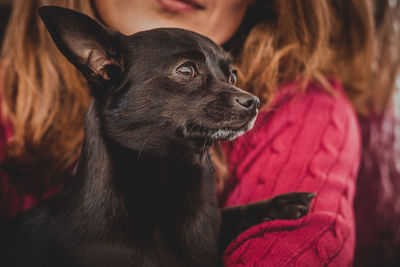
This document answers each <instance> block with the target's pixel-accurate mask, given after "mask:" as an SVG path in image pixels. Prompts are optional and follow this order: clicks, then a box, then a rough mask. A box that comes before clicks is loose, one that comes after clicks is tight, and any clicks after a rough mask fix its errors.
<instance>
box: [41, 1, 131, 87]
mask: <svg viewBox="0 0 400 267" xmlns="http://www.w3.org/2000/svg"><path fill="white" fill-rule="evenodd" d="M39 15H40V17H41V18H42V20H43V22H44V23H45V25H46V27H47V29H48V31H49V32H50V35H51V37H52V38H53V40H54V42H55V44H56V45H57V47H58V49H60V51H61V52H62V53H63V54H64V56H65V57H66V58H67V59H68V60H69V61H70V62H71V63H72V64H74V65H75V66H76V67H77V68H78V69H79V70H80V71H82V72H83V74H84V75H85V77H86V78H87V79H88V81H89V82H97V83H98V82H102V81H107V80H111V79H113V78H114V77H115V76H116V75H117V74H120V73H122V71H123V69H124V68H123V63H122V59H121V56H120V53H119V52H120V51H119V44H118V38H117V36H118V35H120V33H118V32H115V31H112V30H110V29H107V28H105V27H104V26H102V25H101V24H99V23H98V22H96V21H95V20H93V19H91V18H90V17H88V16H86V15H84V14H81V13H79V12H76V11H73V10H70V9H67V8H62V7H55V6H45V7H41V8H39Z"/></svg>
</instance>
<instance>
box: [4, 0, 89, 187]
mask: <svg viewBox="0 0 400 267" xmlns="http://www.w3.org/2000/svg"><path fill="white" fill-rule="evenodd" d="M42 5H57V6H63V7H68V8H72V9H75V10H79V11H81V12H84V13H86V14H89V15H91V13H92V11H91V7H90V3H89V2H88V1H80V0H48V1H44V0H29V1H24V0H14V1H13V8H12V14H11V17H10V21H9V24H8V27H7V30H6V34H5V39H4V42H3V46H2V53H1V72H2V74H3V77H4V84H3V88H4V89H3V91H2V92H1V94H2V105H1V106H2V109H3V110H2V113H3V120H9V121H10V122H11V124H12V127H13V134H12V137H11V138H10V139H9V140H8V143H7V146H6V149H5V162H4V166H5V167H6V168H7V169H8V171H9V172H10V175H11V177H12V178H25V176H26V177H29V178H35V177H38V178H40V179H46V178H49V177H51V176H52V177H56V176H58V175H59V174H60V173H61V172H63V171H64V170H65V168H67V167H69V166H70V165H71V164H72V163H73V162H74V161H75V160H76V158H77V156H78V155H79V152H80V144H81V141H82V138H83V130H82V129H83V118H84V116H83V115H84V113H85V110H86V108H87V106H88V102H89V95H88V92H87V90H86V89H85V87H86V83H85V81H84V79H83V78H82V77H81V75H80V74H79V73H78V71H76V69H75V67H73V66H72V65H71V64H70V63H69V62H67V60H66V59H65V58H64V56H62V54H61V53H60V52H59V51H58V49H57V48H56V46H55V45H54V44H53V42H52V40H51V38H50V35H49V34H48V33H47V30H46V29H45V26H44V24H43V23H42V21H41V20H40V18H39V16H38V14H37V10H38V7H39V6H42Z"/></svg>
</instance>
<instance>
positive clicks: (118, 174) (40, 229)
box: [0, 7, 313, 267]
mask: <svg viewBox="0 0 400 267" xmlns="http://www.w3.org/2000/svg"><path fill="white" fill-rule="evenodd" d="M39 13H40V15H41V17H42V19H43V21H44V22H45V24H46V26H47V28H48V30H49V32H50V34H51V35H52V37H53V40H54V41H55V43H56V45H57V46H58V48H59V49H60V50H61V51H62V53H63V54H64V55H65V56H66V57H67V58H68V59H69V60H70V61H71V62H72V63H73V64H74V65H75V66H76V67H77V68H78V69H79V70H80V71H82V73H83V74H84V76H85V77H86V78H87V80H88V84H89V86H90V88H91V93H92V95H93V101H92V103H91V105H90V107H89V110H88V112H87V115H86V124H85V139H84V143H83V150H82V156H81V159H80V161H79V166H78V169H77V173H76V175H75V178H74V179H73V180H72V181H71V182H70V183H69V184H68V185H66V186H65V188H64V189H63V190H62V191H61V192H60V193H59V194H57V195H55V196H54V197H51V198H49V199H47V200H45V201H43V202H42V203H41V204H39V205H37V206H36V207H34V208H32V209H30V210H28V211H27V212H25V213H23V214H21V215H19V216H17V217H16V218H15V219H14V220H13V222H12V223H11V225H10V228H9V230H7V233H6V235H5V238H2V239H3V241H4V243H3V245H4V247H3V248H2V253H4V255H2V258H1V259H0V265H1V266H40V267H45V266H51V267H54V266H57V267H60V266H96V267H97V266H119V267H120V266H216V265H218V264H219V263H220V260H219V255H220V252H221V250H223V248H224V247H225V246H226V245H227V244H228V243H229V241H231V240H232V239H233V238H235V237H236V236H237V235H238V234H239V233H240V232H241V231H243V230H245V229H247V228H248V227H250V226H252V225H255V224H257V223H261V222H263V221H265V220H272V219H277V218H280V219H294V218H298V217H301V216H303V215H304V214H305V213H306V212H307V210H308V208H309V205H310V201H311V199H312V198H313V194H310V193H291V194H287V195H281V196H278V197H276V198H273V199H271V200H267V201H262V202H257V203H254V204H250V205H245V206H240V207H234V208H228V209H224V210H222V212H220V210H219V209H218V207H217V203H216V196H215V195H216V194H215V188H214V178H213V172H212V168H210V161H209V154H208V148H209V147H210V145H211V144H212V143H213V142H214V141H216V140H227V139H232V138H234V137H236V136H238V135H240V134H242V133H244V132H245V131H247V130H248V129H250V128H251V127H252V125H253V123H254V120H255V117H256V115H257V109H258V105H259V100H258V99H257V98H256V97H255V96H253V95H251V94H249V93H246V92H244V91H242V90H240V89H238V88H237V87H235V86H234V84H235V80H236V77H235V70H234V69H233V67H232V61H231V58H230V57H229V56H228V55H227V54H226V53H225V52H224V51H223V50H222V49H221V48H220V47H218V46H217V45H215V44H214V43H213V42H212V41H210V40H209V39H207V38H205V37H203V36H200V35H198V34H195V33H193V32H189V31H185V30H181V29H156V30H151V31H145V32H140V33H137V34H134V35H132V36H124V35H122V34H120V33H118V32H115V31H112V30H110V29H108V28H105V27H103V26H102V25H100V24H98V23H97V22H95V21H94V20H92V19H90V18H89V17H87V16H85V15H82V14H80V13H77V12H74V11H71V10H68V9H63V8H58V7H43V8H41V9H40V11H39ZM221 214H222V216H221Z"/></svg>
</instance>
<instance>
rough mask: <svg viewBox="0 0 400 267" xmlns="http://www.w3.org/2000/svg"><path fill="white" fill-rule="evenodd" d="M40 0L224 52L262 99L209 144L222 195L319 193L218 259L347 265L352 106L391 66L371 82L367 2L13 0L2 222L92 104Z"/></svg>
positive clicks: (356, 158)
mask: <svg viewBox="0 0 400 267" xmlns="http://www.w3.org/2000/svg"><path fill="white" fill-rule="evenodd" d="M377 3H382V1H377ZM385 3H386V1H385ZM44 4H46V5H49V4H53V5H58V6H64V7H69V8H72V9H75V10H78V11H81V12H84V13H86V14H88V15H91V16H93V17H96V18H97V19H99V20H100V21H102V22H103V23H104V24H106V25H108V26H109V27H111V28H114V29H116V30H119V31H121V32H122V33H124V34H132V33H135V32H137V31H141V30H146V29H150V28H154V27H180V28H186V29H190V30H193V31H196V32H199V33H201V34H204V35H206V36H208V37H210V38H211V39H212V40H214V41H215V42H217V43H219V44H221V45H224V46H225V47H226V48H227V49H229V50H231V51H232V53H233V54H234V55H235V56H236V57H237V64H238V67H239V69H240V77H239V82H240V86H241V87H242V88H244V89H246V90H248V91H251V92H253V93H254V94H256V95H258V96H259V97H260V98H261V99H262V102H263V107H262V111H261V112H260V114H259V117H258V119H257V122H256V126H255V128H254V129H253V130H252V131H251V132H249V133H248V134H246V135H244V136H243V137H240V138H238V139H237V140H236V141H234V142H231V143H224V144H221V145H220V146H219V147H216V148H215V150H214V152H215V153H214V154H215V160H214V161H215V164H216V166H217V171H218V183H219V185H221V190H220V198H221V205H223V206H229V205H238V204H244V203H249V202H253V201H257V200H260V199H265V198H269V197H272V196H274V195H277V194H281V193H285V192H290V191H311V192H315V193H316V194H317V198H316V199H315V200H314V203H313V206H312V209H311V210H310V212H309V215H308V216H306V217H305V218H302V219H300V220H294V221H273V222H266V223H263V224H260V225H257V226H255V227H253V228H251V229H249V230H248V231H246V232H244V233H243V234H241V235H240V236H239V237H238V238H237V239H236V240H234V241H233V242H232V243H231V244H230V246H229V247H228V248H227V250H226V251H225V254H224V262H225V264H226V265H227V266H233V265H239V266H254V265H255V266H290V265H303V266H317V265H323V264H324V265H325V264H331V265H333V266H347V265H350V264H351V263H352V261H353V254H354V246H355V226H354V216H353V208H352V203H353V198H354V194H355V184H356V179H355V178H356V175H357V170H358V166H359V162H360V150H361V145H360V143H361V142H360V134H359V126H358V123H357V120H356V117H355V112H354V109H353V108H355V109H356V110H358V111H362V110H365V109H368V108H369V107H370V105H369V104H370V102H368V100H370V99H372V98H371V97H372V96H373V99H374V100H375V103H377V106H378V107H380V106H382V105H383V104H382V103H384V102H385V101H386V99H387V95H389V94H390V89H391V88H392V87H393V81H394V80H393V77H394V74H392V75H391V76H390V75H389V76H387V77H388V79H387V80H385V81H380V83H378V82H376V83H375V80H376V79H375V80H374V79H373V77H377V76H378V75H376V74H378V73H379V72H384V71H385V70H387V69H388V68H389V67H391V66H389V65H390V64H389V61H388V62H387V63H385V62H382V61H378V60H377V59H379V58H380V57H379V55H378V54H375V53H374V51H375V50H374V48H375V45H376V44H378V43H377V40H381V39H383V38H381V39H379V38H376V37H375V36H374V30H375V25H374V17H373V14H374V10H376V9H377V8H378V6H374V4H373V1H369V0H271V1H262V0H260V1H253V0H202V1H200V0H198V1H192V0H191V1H183V0H150V1H149V0H130V1H122V0H114V1H111V0H92V1H89V0H86V1H78V0H64V1H62V0H53V1H28V2H27V1H22V0H16V1H15V2H14V8H13V13H12V16H11V21H10V24H9V27H8V30H7V33H6V38H5V41H4V45H3V50H2V73H3V88H2V90H1V91H2V108H3V118H4V119H3V123H2V125H3V128H2V130H3V131H2V137H3V138H2V151H3V159H2V168H1V171H2V174H1V178H0V179H1V191H0V192H1V209H2V210H1V213H2V215H3V216H4V217H5V218H6V219H9V218H11V217H12V216H13V215H15V214H16V213H18V212H20V211H22V210H24V209H26V208H28V207H29V206H32V205H34V204H35V203H37V202H38V201H39V200H40V199H42V198H45V197H47V196H49V195H51V194H53V193H55V192H56V191H57V190H59V188H60V187H61V186H62V185H63V184H64V183H65V182H66V181H67V180H68V178H69V176H70V174H71V173H72V169H73V166H74V162H76V158H77V157H78V156H79V150H80V143H81V140H82V123H83V121H82V119H83V114H84V112H85V110H86V107H87V105H88V102H89V97H88V94H87V90H86V88H85V83H84V82H83V79H82V78H81V76H80V75H79V74H78V73H77V72H76V71H75V70H74V68H73V67H72V66H71V65H69V64H68V63H67V62H66V61H65V60H64V58H63V57H62V56H61V55H60V54H59V52H58V51H57V49H56V48H55V47H54V45H53V44H52V42H51V41H50V39H49V36H48V35H47V33H46V31H45V29H44V25H43V24H42V23H41V22H40V20H39V18H38V16H37V13H36V10H37V7H38V6H40V5H44ZM382 32H384V31H382ZM387 34H390V32H386V33H384V34H383V35H387ZM383 44H384V45H389V42H386V43H383ZM391 60H392V59H391ZM393 60H394V59H393ZM373 63H374V64H373ZM373 66H375V69H373V68H372V67H373ZM376 66H378V67H379V71H378V70H377V68H376ZM386 67H387V68H386ZM374 75H376V76H374ZM371 77H372V78H371ZM381 84H383V85H384V87H378V86H380V85H381ZM342 85H343V86H342ZM372 85H373V86H375V87H371V86H372ZM371 88H382V90H381V91H382V92H385V94H377V95H374V94H373V93H374V92H375V91H372V90H371ZM365 96H366V97H365ZM381 96H382V97H381ZM348 99H349V100H350V101H351V103H350V102H349V100H348Z"/></svg>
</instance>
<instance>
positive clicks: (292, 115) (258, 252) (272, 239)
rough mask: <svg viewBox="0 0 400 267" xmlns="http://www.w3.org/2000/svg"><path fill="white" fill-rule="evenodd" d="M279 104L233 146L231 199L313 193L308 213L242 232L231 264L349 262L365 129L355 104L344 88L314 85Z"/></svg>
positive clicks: (229, 254) (230, 251)
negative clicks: (361, 130) (327, 89)
mask: <svg viewBox="0 0 400 267" xmlns="http://www.w3.org/2000/svg"><path fill="white" fill-rule="evenodd" d="M309 89H310V90H308V92H307V93H306V95H305V96H304V97H302V98H299V99H294V100H293V101H286V102H284V104H282V105H281V106H280V107H279V108H278V109H277V110H276V111H274V112H269V113H268V114H260V118H259V119H258V121H257V124H256V126H255V127H256V128H255V129H254V130H253V131H251V132H249V133H248V134H246V135H245V136H243V137H241V138H239V139H237V141H236V142H235V143H234V144H228V146H231V147H230V149H227V151H228V159H229V168H230V171H231V173H232V175H233V179H235V186H234V187H233V188H232V189H231V190H230V191H229V194H228V197H227V199H226V203H225V206H231V205H240V204H245V203H249V202H254V201H258V200H261V199H267V198H271V197H273V196H276V195H278V194H283V193H287V192H293V191H300V192H314V193H315V194H316V195H317V197H316V198H315V199H314V200H313V203H312V206H311V209H310V211H309V214H308V215H307V216H306V217H304V218H301V219H299V220H288V221H284V220H277V221H271V222H266V223H263V224H260V225H257V226H255V227H252V228H251V229H249V230H247V231H245V232H244V233H242V234H241V235H240V236H239V237H238V238H237V239H236V240H234V241H233V242H232V243H231V244H230V245H229V246H228V248H227V250H226V251H225V254H224V263H225V265H226V266H321V265H325V264H333V265H334V266H347V265H351V263H352V260H353V254H354V245H355V241H354V235H355V228H354V217H353V198H354V194H355V188H354V187H355V177H356V174H357V170H358V166H359V161H360V134H359V128H358V123H357V120H356V117H355V114H354V112H353V110H352V107H351V105H350V104H349V102H348V101H347V100H346V98H345V96H344V95H343V94H342V92H341V90H340V89H339V90H338V95H337V96H330V95H328V94H327V93H325V92H323V91H322V89H318V88H309Z"/></svg>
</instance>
